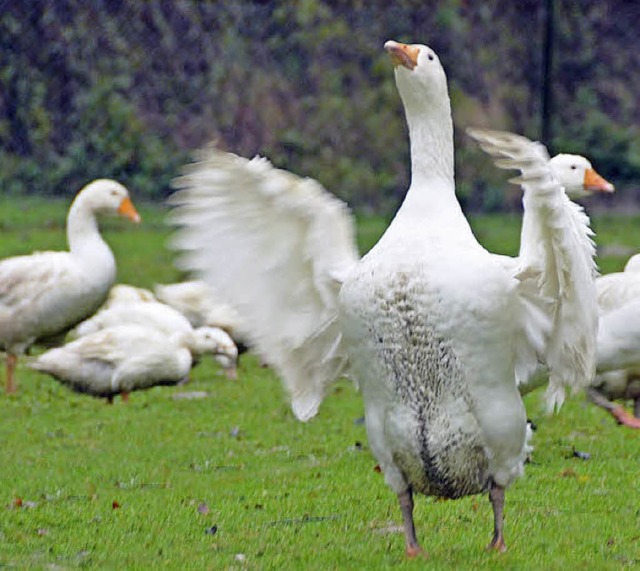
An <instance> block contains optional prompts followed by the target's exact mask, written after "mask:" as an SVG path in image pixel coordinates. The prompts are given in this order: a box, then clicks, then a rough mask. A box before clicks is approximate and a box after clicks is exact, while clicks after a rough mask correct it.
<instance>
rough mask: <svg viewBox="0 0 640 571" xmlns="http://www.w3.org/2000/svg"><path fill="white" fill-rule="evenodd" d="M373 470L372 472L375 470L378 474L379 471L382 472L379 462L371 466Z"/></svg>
mask: <svg viewBox="0 0 640 571" xmlns="http://www.w3.org/2000/svg"><path fill="white" fill-rule="evenodd" d="M373 471H374V472H377V473H378V474H380V473H381V472H382V468H380V464H376V465H375V466H374V467H373Z"/></svg>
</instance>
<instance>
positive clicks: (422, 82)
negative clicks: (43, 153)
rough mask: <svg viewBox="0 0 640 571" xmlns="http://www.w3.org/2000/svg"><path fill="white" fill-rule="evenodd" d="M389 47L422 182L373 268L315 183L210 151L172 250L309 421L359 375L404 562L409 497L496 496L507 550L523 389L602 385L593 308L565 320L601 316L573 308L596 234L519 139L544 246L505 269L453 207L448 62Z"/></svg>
mask: <svg viewBox="0 0 640 571" xmlns="http://www.w3.org/2000/svg"><path fill="white" fill-rule="evenodd" d="M385 48H386V50H387V51H388V52H389V54H390V56H391V59H392V61H393V62H394V64H395V77H396V84H397V87H398V90H399V92H400V95H401V98H402V101H403V103H404V108H405V112H406V117H407V123H408V126H409V135H410V143H411V163H412V180H411V186H410V188H409V190H408V192H407V195H406V198H405V200H404V203H403V204H402V207H401V208H400V210H399V212H398V213H397V215H396V217H395V218H394V220H393V222H392V223H391V225H390V227H389V228H388V230H387V231H386V233H385V234H384V236H383V237H382V238H381V239H380V241H379V242H378V244H377V245H376V246H375V247H374V248H373V249H372V250H371V251H370V252H369V253H368V254H367V255H366V256H365V257H364V258H363V259H361V260H359V261H358V258H357V254H356V249H355V246H354V242H353V228H352V220H351V218H350V217H349V215H348V211H347V209H346V207H345V206H344V204H343V203H341V202H340V201H338V200H337V199H335V198H333V197H332V196H331V195H329V194H328V193H327V192H326V191H325V190H324V189H323V188H322V187H321V186H320V185H319V184H318V183H317V182H315V181H313V180H310V179H300V178H298V177H296V176H294V175H292V174H290V173H287V172H285V171H281V170H277V169H274V168H273V167H271V165H270V164H269V163H268V162H267V161H266V160H264V159H254V160H252V161H247V160H245V159H242V158H240V157H237V156H235V155H230V154H226V153H222V152H217V151H215V150H213V149H210V150H208V151H206V152H203V153H202V155H201V156H200V161H199V162H198V163H196V164H194V165H192V166H191V167H190V168H189V169H188V170H187V171H186V173H185V176H184V177H182V178H181V179H180V180H179V181H177V184H178V186H179V187H180V188H181V189H182V190H180V191H179V192H178V193H176V194H175V195H174V198H173V204H174V205H175V206H176V209H175V211H174V222H175V223H176V224H178V225H180V226H182V229H181V230H180V231H179V232H178V235H177V237H176V239H175V246H176V247H178V248H180V249H182V250H183V251H184V253H183V255H182V258H181V262H180V264H181V267H183V268H185V269H189V270H193V271H195V272H196V273H197V274H198V275H199V276H200V277H201V278H202V279H204V280H206V281H207V282H208V283H210V284H211V285H212V286H213V287H215V288H216V290H219V291H220V292H221V293H222V295H224V296H225V297H226V298H227V299H229V300H230V302H231V303H232V304H233V306H234V307H236V308H237V310H238V312H239V313H240V315H241V317H242V318H243V320H244V322H246V323H247V324H249V325H250V329H249V331H250V332H251V335H252V336H253V338H252V340H253V341H254V342H255V344H256V345H257V347H258V349H259V350H260V352H261V353H263V354H268V355H269V359H270V361H271V363H272V364H274V366H275V367H276V368H277V369H278V370H279V372H280V374H281V376H282V378H283V380H284V383H285V385H286V387H287V389H288V390H289V393H290V395H291V399H292V407H293V410H294V413H295V414H296V416H298V418H300V419H302V420H307V419H309V418H311V417H312V416H313V415H314V414H315V413H316V412H317V410H318V407H319V405H320V402H321V400H322V398H323V396H324V394H325V392H326V389H327V386H328V385H329V384H330V383H331V382H332V381H333V380H335V379H336V378H337V377H339V376H340V375H341V374H343V373H345V372H346V373H348V374H349V376H350V377H352V378H353V379H355V381H356V382H357V383H358V385H359V387H360V389H361V391H362V395H363V398H364V404H365V419H366V428H367V434H368V438H369V442H370V445H371V449H372V451H373V453H374V455H375V456H376V458H377V459H378V461H379V463H380V466H381V468H382V470H383V472H384V474H385V480H386V482H387V483H388V484H389V485H390V486H391V488H392V489H393V490H394V491H395V492H396V493H397V495H398V499H399V502H400V506H401V510H402V515H403V519H404V529H405V538H406V544H407V554H408V555H416V554H418V553H420V551H421V549H420V546H419V544H418V541H417V538H416V534H415V529H414V523H413V492H414V491H417V492H423V493H426V494H430V495H436V496H445V497H452V498H455V497H460V496H463V495H465V494H474V493H479V492H484V491H489V494H490V499H491V502H492V505H493V508H494V514H495V519H494V536H493V540H492V542H491V544H490V547H492V548H495V549H500V550H503V549H504V548H505V544H504V539H503V533H502V510H503V501H504V489H505V487H506V486H508V485H509V484H510V483H511V482H512V481H513V479H514V478H516V477H517V476H518V475H519V474H521V473H522V470H523V463H524V460H525V455H526V446H525V440H526V416H525V411H524V406H523V404H522V400H521V398H520V395H519V393H518V389H517V383H518V382H519V381H520V380H522V379H524V378H525V376H526V375H527V374H529V372H530V371H531V370H533V369H534V368H535V367H536V365H537V363H538V359H543V360H544V361H545V362H546V363H547V364H548V365H549V366H550V368H551V382H550V389H549V391H548V396H549V400H550V401H551V403H552V404H554V403H559V402H561V400H562V395H563V390H562V388H563V386H565V385H568V386H574V387H575V386H580V385H581V384H583V383H585V382H588V381H589V380H590V379H591V377H592V375H593V348H594V346H595V310H594V312H593V313H594V315H592V316H589V317H581V319H582V321H581V322H580V324H582V323H590V324H591V323H593V325H592V326H591V328H586V329H584V330H583V329H581V328H579V327H578V326H576V324H575V323H568V324H565V323H564V322H563V321H562V318H564V317H565V316H567V317H570V316H572V315H575V314H577V313H578V312H579V310H580V311H582V312H583V313H588V312H589V311H590V309H591V306H595V302H592V303H591V305H590V304H588V303H587V304H586V306H585V307H584V308H581V307H580V308H579V307H576V306H579V304H580V303H581V302H582V301H583V300H584V299H585V298H589V297H590V296H591V297H595V293H594V292H593V282H592V260H591V258H590V255H589V254H590V249H589V248H590V244H589V236H588V234H587V232H588V228H587V227H586V226H585V220H584V219H583V218H580V217H576V216H575V212H574V210H573V208H572V207H571V206H570V205H569V204H570V203H569V200H568V198H567V197H566V195H565V194H564V193H563V192H562V189H561V187H560V185H559V184H558V183H557V182H556V181H555V179H554V178H553V176H552V175H551V173H550V171H549V167H548V157H547V156H546V154H545V153H544V152H543V150H542V149H541V148H540V147H539V146H538V145H535V144H533V143H530V142H529V141H526V140H525V139H518V141H519V142H518V143H517V144H513V145H510V148H509V149H508V152H509V153H511V154H513V155H514V156H515V158H513V159H512V160H511V161H510V166H511V167H512V168H521V169H522V170H523V176H522V179H523V184H524V186H525V189H526V192H525V195H526V197H525V198H526V199H525V206H526V208H527V212H528V214H527V216H528V217H529V218H530V221H529V225H530V226H531V227H532V228H533V229H534V230H535V232H533V233H532V235H535V236H536V237H538V238H539V239H540V241H541V246H540V247H538V245H537V244H535V245H529V247H528V249H525V250H526V251H525V252H523V255H521V257H520V263H519V264H516V266H517V267H515V268H512V269H508V268H507V267H506V266H505V264H503V263H502V261H501V260H500V258H499V257H496V256H494V255H492V254H490V253H489V252H487V251H486V250H485V249H484V248H482V246H480V244H478V242H477V241H476V239H475V237H474V236H473V234H472V232H471V229H470V227H469V224H468V223H467V220H466V219H465V217H464V215H463V213H462V210H461V209H460V205H459V203H458V201H457V200H456V197H455V192H454V191H455V185H454V179H453V126H452V120H451V108H450V103H449V96H448V93H447V80H446V76H445V73H444V70H443V68H442V66H441V64H440V62H439V60H438V57H437V56H436V54H435V53H434V51H433V50H432V49H430V48H429V47H427V46H424V45H404V44H399V43H396V42H393V41H389V42H387V43H386V44H385ZM214 244H215V252H214V251H213V249H214V247H213V245H214ZM221 253H222V255H221ZM569 273H571V274H572V277H573V278H575V279H571V280H569V279H567V278H568V274H569ZM274 323H277V324H278V327H276V328H274V327H273V324H274ZM555 347H561V348H563V349H564V351H555V350H554V348H555Z"/></svg>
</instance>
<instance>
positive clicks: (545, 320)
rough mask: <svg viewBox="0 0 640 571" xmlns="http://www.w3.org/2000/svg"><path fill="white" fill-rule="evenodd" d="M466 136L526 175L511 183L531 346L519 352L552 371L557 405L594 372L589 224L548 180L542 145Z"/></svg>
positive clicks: (476, 133) (550, 397) (551, 394)
mask: <svg viewBox="0 0 640 571" xmlns="http://www.w3.org/2000/svg"><path fill="white" fill-rule="evenodd" d="M469 134H470V135H471V136H472V137H473V138H474V139H476V140H477V141H478V142H479V143H480V146H481V147H482V149H483V150H484V151H486V152H487V153H489V154H490V155H492V156H493V157H494V159H495V161H494V162H495V164H496V165H497V166H498V167H500V168H505V169H517V170H520V172H521V176H519V177H518V178H516V179H514V180H513V181H512V182H516V183H518V184H520V185H521V186H522V188H523V190H524V198H523V204H524V218H523V223H522V237H521V245H520V255H519V257H518V260H519V273H518V275H517V276H516V277H518V279H519V280H520V292H521V297H522V299H523V301H524V304H523V306H524V307H525V312H524V314H523V319H524V320H525V321H524V331H525V338H526V340H527V344H528V348H527V347H525V348H524V349H523V350H522V351H521V354H522V355H526V356H527V359H529V361H530V357H531V349H534V350H535V351H536V352H537V353H538V356H539V357H540V358H541V359H542V360H543V361H544V363H545V364H546V365H547V366H548V367H549V373H550V374H549V387H548V389H547V402H548V404H549V406H550V407H554V406H556V405H557V406H559V405H561V404H562V401H563V400H564V388H565V387H571V388H572V389H574V390H575V389H577V388H581V387H584V386H586V385H588V384H589V383H590V382H591V380H592V379H593V376H594V372H595V358H596V334H597V328H598V306H597V301H596V290H595V284H594V279H595V277H596V276H597V268H596V265H595V262H594V256H595V245H594V243H593V240H592V236H593V232H592V231H591V228H590V225H589V218H588V217H587V215H586V214H585V213H584V211H583V209H582V208H581V207H580V206H578V205H577V204H575V203H574V202H572V201H571V200H570V199H569V197H568V196H567V195H566V193H565V192H564V189H563V188H562V186H561V185H560V183H559V182H558V181H557V180H556V179H555V178H554V177H553V175H552V174H551V171H550V169H549V166H548V161H549V155H548V154H547V151H546V149H545V147H544V146H543V145H541V144H540V143H534V142H532V141H530V140H529V139H526V138H525V137H520V136H518V135H514V134H511V133H503V132H495V131H482V130H475V129H474V130H469ZM524 368H527V367H526V366H525V367H524Z"/></svg>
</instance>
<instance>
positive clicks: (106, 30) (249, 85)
mask: <svg viewBox="0 0 640 571" xmlns="http://www.w3.org/2000/svg"><path fill="white" fill-rule="evenodd" d="M543 4H544V2H543V0H524V1H522V2H510V1H508V0H490V1H487V2H469V1H468V0H445V1H442V2H438V3H434V2H424V1H420V2H418V1H417V0H410V1H406V2H402V3H388V2H381V1H380V0H373V1H369V2H364V1H362V0H360V1H358V0H353V1H350V2H347V1H343V0H333V1H329V0H325V1H323V0H300V1H299V2H259V1H254V2H249V1H235V0H234V1H230V0H217V1H196V0H176V1H164V0H147V1H145V2H135V1H133V0H94V1H92V2H82V1H79V0H30V1H29V2H8V1H5V2H1V1H0V6H1V9H0V189H1V190H2V192H9V193H48V194H58V195H70V194H73V193H75V192H76V191H77V190H78V188H79V187H80V186H82V185H83V184H84V183H85V182H86V181H87V180H89V179H92V178H95V177H102V176H108V177H113V178H117V179H119V180H121V181H122V182H124V183H125V184H126V185H128V186H129V187H130V188H131V190H132V191H133V192H134V194H138V195H139V194H142V195H146V196H148V197H150V198H152V197H157V198H160V197H162V196H165V195H166V194H167V193H168V192H169V191H170V181H171V179H172V177H174V176H175V175H176V174H177V173H178V172H179V169H180V165H182V164H184V163H185V162H187V161H188V160H189V156H190V153H191V152H192V151H193V150H194V149H196V148H198V147H200V146H203V145H205V144H206V143H208V142H209V141H211V140H214V141H216V142H217V144H218V145H220V146H221V147H223V148H226V149H229V150H232V151H234V152H237V153H240V154H243V155H248V156H251V155H253V154H256V153H260V154H263V155H266V156H268V157H269V158H270V159H271V160H272V161H273V162H274V163H275V164H276V165H278V166H282V167H285V168H287V169H289V170H292V171H294V172H297V173H299V174H302V175H307V176H313V177H315V178H317V179H318V180H320V181H321V182H322V183H323V184H324V185H325V186H326V187H327V188H329V189H330V190H331V191H332V192H334V193H336V194H337V195H339V196H340V197H342V198H343V199H345V200H347V201H348V202H349V203H350V204H352V205H353V206H354V207H355V208H356V209H358V210H361V211H365V212H366V211H371V210H375V211H378V212H385V213H388V212H390V211H392V209H393V208H394V207H395V206H396V204H397V203H398V201H399V200H400V198H401V197H402V195H403V193H404V189H405V188H406V186H407V183H408V177H409V173H408V144H407V135H406V127H405V124H404V118H403V114H402V108H401V105H400V101H399V98H398V96H397V93H396V91H395V87H394V82H393V73H392V68H391V65H390V64H389V62H388V60H387V57H386V55H385V54H384V51H383V50H382V45H383V43H384V41H385V40H387V39H389V38H394V39H397V40H400V41H410V42H414V41H415V42H425V43H429V44H430V45H431V46H432V47H434V48H435V49H436V51H438V53H439V54H440V56H441V59H442V61H443V63H444V65H445V68H446V70H447V73H448V77H449V80H450V91H451V98H452V103H453V107H454V119H455V123H456V126H457V128H458V129H457V135H456V143H457V177H458V189H459V195H460V198H461V200H462V202H463V205H464V206H465V208H467V209H468V210H475V211H478V210H484V211H498V210H510V209H514V208H516V207H517V205H518V203H519V193H518V191H517V190H516V189H515V188H511V187H508V186H507V185H506V183H505V180H506V175H504V174H503V173H499V172H498V171H496V169H494V168H493V166H492V165H491V163H490V161H489V160H488V159H487V158H486V157H485V156H484V155H483V154H482V153H480V152H479V151H478V150H477V148H475V146H474V145H473V144H472V143H471V142H469V141H468V140H467V138H466V137H465V135H464V127H466V126H470V125H476V126H478V125H479V126H485V127H492V128H507V129H511V130H514V131H517V132H521V133H524V134H526V135H528V136H530V137H534V138H535V137H537V136H538V133H539V121H540V120H539V108H540V101H539V100H540V91H541V81H542V78H541V71H540V70H541V67H542V66H541V53H542V15H543ZM556 5H557V25H556V30H557V38H556V58H555V68H554V97H555V111H556V112H555V115H554V125H553V127H554V133H555V138H554V140H553V147H554V148H555V149H557V150H563V151H572V152H579V153H582V154H585V155H587V156H589V157H590V158H591V159H592V160H593V162H594V164H595V165H596V166H597V168H598V170H599V171H600V172H601V173H602V174H603V175H604V176H606V177H610V178H611V179H612V180H613V181H614V182H615V183H616V185H617V186H618V188H620V187H625V185H626V186H627V187H629V188H632V187H633V184H634V183H636V185H637V182H638V181H639V180H640V148H639V147H640V128H639V127H638V125H639V124H640V121H639V119H640V103H639V100H638V97H637V93H638V92H640V54H639V53H638V51H637V50H636V49H635V48H634V46H635V39H636V38H635V36H636V34H635V25H634V22H635V23H637V22H638V21H639V19H640V4H638V3H629V2H622V1H621V0H583V1H581V2H580V3H576V2H572V1H571V0H556Z"/></svg>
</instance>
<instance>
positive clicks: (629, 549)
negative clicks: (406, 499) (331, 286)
mask: <svg viewBox="0 0 640 571" xmlns="http://www.w3.org/2000/svg"><path fill="white" fill-rule="evenodd" d="M0 209H1V212H2V215H1V216H0V218H1V219H2V220H0V238H1V240H0V255H1V256H6V255H13V254H17V253H25V252H29V251H31V250H32V249H47V248H60V247H63V245H64V216H65V211H66V204H65V203H59V202H53V203H48V202H47V203H46V204H45V203H43V202H42V201H39V200H35V199H34V200H26V201H25V200H15V199H14V200H11V199H2V201H1V202H0ZM140 211H141V214H142V216H143V224H141V225H140V226H137V227H134V226H131V225H130V224H128V223H126V222H120V221H109V222H108V223H107V224H106V225H105V236H106V238H107V240H108V241H109V242H110V243H111V244H112V246H113V249H114V251H115V253H116V257H117V260H118V264H119V279H120V280H121V281H123V282H129V283H133V284H135V285H142V286H150V285H152V284H153V283H154V282H168V281H173V280H176V279H178V278H179V274H178V273H177V271H176V270H175V269H173V268H172V266H171V255H170V254H169V253H168V252H167V251H166V249H165V248H164V245H165V242H166V239H167V236H168V234H167V231H166V229H165V228H164V226H163V224H162V218H163V213H162V212H161V211H160V210H158V209H157V208H153V207H142V208H140ZM385 225H386V224H385V222H384V221H381V220H378V219H367V220H361V221H360V224H359V233H360V234H359V241H360V245H361V247H362V249H363V250H366V249H367V248H368V246H369V245H370V244H371V243H372V242H374V241H375V239H376V238H377V236H378V235H379V234H380V232H381V231H382V230H383V229H384V227H385ZM473 225H474V228H475V230H476V232H477V234H478V236H479V239H480V240H481V242H482V243H484V244H485V245H486V246H487V247H488V248H489V249H491V250H493V251H499V252H502V253H511V254H512V253H515V251H517V238H518V232H519V218H518V217H516V216H513V217H504V216H487V217H481V218H476V219H474V223H473ZM595 227H596V228H597V229H598V231H599V232H600V236H601V238H599V240H598V241H599V244H601V245H604V246H607V247H611V246H623V247H628V248H632V249H633V248H635V249H637V250H638V251H640V220H638V219H632V218H629V219H627V218H625V219H622V220H621V219H609V218H602V219H598V220H596V221H595ZM612 251H618V250H615V249H614V250H612ZM624 261H625V259H624V256H623V255H618V256H616V257H610V258H606V259H602V260H600V264H601V267H602V268H603V269H604V270H606V271H613V270H617V269H620V268H621V267H622V265H623V264H624ZM23 363H24V361H23ZM18 383H19V393H18V395H16V396H15V397H11V398H8V397H6V396H5V395H3V394H0V470H1V472H0V473H1V477H0V569H3V568H7V569H14V568H15V569H74V568H102V569H153V568H166V569H296V570H299V569H387V568H394V569H395V568H397V569H434V570H435V569H536V570H537V569H578V568H584V569H622V568H634V567H638V566H640V487H639V485H638V474H639V468H640V434H638V433H634V432H631V431H629V430H627V429H623V428H620V427H618V426H616V425H615V424H614V422H613V421H612V420H611V419H610V418H609V417H608V416H607V415H606V414H605V413H604V412H602V411H600V410H599V409H596V408H595V407H593V406H590V405H588V404H586V403H585V402H584V399H583V397H581V396H576V397H573V398H571V399H569V401H568V402H567V403H566V404H565V406H564V407H563V409H562V411H561V412H560V414H558V415H553V416H546V415H544V414H543V413H542V409H543V407H542V406H541V402H540V399H541V395H539V394H532V395H530V396H529V397H528V399H527V408H528V410H529V415H530V417H531V418H533V419H534V421H535V422H536V423H537V424H538V430H537V432H536V434H535V438H534V445H535V452H534V455H533V463H532V464H530V465H529V466H528V467H527V473H526V476H525V477H524V478H523V479H521V480H519V481H518V482H516V484H515V485H513V486H512V488H510V490H509V491H508V493H507V505H506V517H505V533H506V539H507V543H508V545H509V551H508V552H507V553H506V554H503V555H500V554H496V553H486V552H485V551H484V546H485V545H486V544H487V543H488V542H489V540H490V537H491V532H492V515H491V508H490V505H489V502H488V500H487V499H486V498H485V497H484V496H476V497H470V498H464V499H462V500H458V501H444V502H443V501H434V500H433V499H431V498H424V497H418V498H417V502H416V525H417V528H418V536H419V538H420V539H421V541H422V543H423V546H424V547H425V549H426V550H427V551H428V553H429V558H428V559H426V560H420V561H408V560H406V559H405V558H404V538H403V535H402V533H401V528H400V514H399V509H398V506H397V502H396V498H395V496H394V495H393V494H392V493H391V491H390V490H389V489H388V488H387V487H386V486H385V484H384V482H383V478H382V476H381V475H380V474H378V473H377V472H376V471H374V466H375V464H376V461H375V459H374V458H373V456H372V455H371V453H370V451H369V449H368V446H367V439H366V434H365V430H364V426H363V425H362V424H361V422H359V420H358V419H360V417H361V416H362V413H363V407H362V403H361V400H360V397H359V395H358V394H357V393H356V392H355V390H354V389H353V387H352V386H351V385H350V384H348V383H346V382H341V383H339V384H337V385H336V386H335V387H334V389H333V390H332V393H331V394H330V395H329V396H328V398H327V399H326V401H325V403H324V405H323V406H322V408H321V412H320V414H319V416H318V417H317V418H316V419H314V420H313V421H312V422H310V423H308V424H302V423H299V422H297V421H296V420H295V419H294V418H293V415H292V414H291V412H290V411H289V408H288V405H287V404H286V402H285V399H284V395H283V391H282V389H281V387H280V384H279V381H278V379H277V378H276V377H275V375H274V373H273V371H271V370H269V369H264V368H261V367H260V366H259V364H258V363H257V361H256V359H255V358H254V357H252V356H244V357H243V358H242V360H241V365H240V371H239V379H238V380H237V381H229V380H226V379H225V378H224V377H223V375H222V374H221V372H220V371H219V370H218V369H217V368H216V366H215V365H214V364H213V363H212V362H211V361H208V360H205V361H204V362H203V363H202V364H201V365H200V366H198V367H197V368H196V369H194V370H193V373H192V382H191V383H190V384H189V385H187V386H185V387H175V388H157V389H152V390H150V391H147V392H143V393H134V394H133V395H132V397H131V400H130V402H129V403H128V404H123V403H121V402H120V401H119V400H117V401H116V403H115V404H114V405H113V406H107V405H106V404H104V402H102V401H98V400H94V399H91V398H89V397H85V396H82V395H76V394H74V393H72V392H70V391H69V390H67V389H65V388H64V387H62V386H60V385H58V384H57V383H56V382H55V381H53V380H51V379H50V378H48V377H46V376H43V375H40V374H37V373H34V372H31V371H29V370H28V369H26V368H25V367H24V365H22V366H19V368H18ZM185 391H205V392H206V393H207V397H206V398H203V399H194V400H186V399H176V397H178V396H179V395H180V393H184V392H185ZM574 450H577V451H581V452H587V453H589V454H590V458H589V459H588V460H582V459H579V458H577V457H575V456H574Z"/></svg>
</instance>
